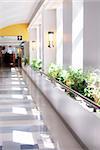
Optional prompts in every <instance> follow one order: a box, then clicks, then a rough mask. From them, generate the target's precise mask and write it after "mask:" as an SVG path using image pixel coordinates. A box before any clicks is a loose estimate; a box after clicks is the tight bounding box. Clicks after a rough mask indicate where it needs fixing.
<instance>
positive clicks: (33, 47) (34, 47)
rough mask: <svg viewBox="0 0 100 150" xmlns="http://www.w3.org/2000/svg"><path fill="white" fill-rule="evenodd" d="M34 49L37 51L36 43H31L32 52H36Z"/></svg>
mask: <svg viewBox="0 0 100 150" xmlns="http://www.w3.org/2000/svg"><path fill="white" fill-rule="evenodd" d="M36 49H37V42H36V41H32V50H36Z"/></svg>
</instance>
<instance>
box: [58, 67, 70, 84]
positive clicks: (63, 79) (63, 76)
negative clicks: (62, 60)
mask: <svg viewBox="0 0 100 150" xmlns="http://www.w3.org/2000/svg"><path fill="white" fill-rule="evenodd" d="M67 76H68V73H67V71H66V70H63V69H62V70H60V72H59V74H58V78H57V79H58V80H59V81H60V82H62V83H63V84H65V82H66V79H67Z"/></svg>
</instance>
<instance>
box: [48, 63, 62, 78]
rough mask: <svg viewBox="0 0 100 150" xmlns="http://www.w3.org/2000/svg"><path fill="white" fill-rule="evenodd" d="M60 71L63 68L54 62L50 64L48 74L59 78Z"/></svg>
mask: <svg viewBox="0 0 100 150" xmlns="http://www.w3.org/2000/svg"><path fill="white" fill-rule="evenodd" d="M60 71H61V68H60V67H59V66H57V65H55V64H53V63H52V64H50V65H49V69H48V76H49V77H52V78H54V79H57V80H58V78H59V73H60Z"/></svg>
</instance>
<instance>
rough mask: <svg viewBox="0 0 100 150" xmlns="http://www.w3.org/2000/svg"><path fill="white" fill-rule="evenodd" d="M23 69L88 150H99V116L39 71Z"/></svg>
mask: <svg viewBox="0 0 100 150" xmlns="http://www.w3.org/2000/svg"><path fill="white" fill-rule="evenodd" d="M23 69H24V70H25V72H26V73H27V75H28V76H29V77H30V78H31V79H32V80H33V83H34V84H35V85H36V86H37V88H38V89H39V90H40V91H41V92H42V93H43V94H44V95H45V97H47V100H48V101H49V102H50V103H51V104H52V106H53V107H54V109H55V110H56V111H57V112H58V113H59V115H60V116H61V117H62V118H63V119H64V121H65V122H66V124H67V125H68V126H69V127H70V129H71V130H72V131H73V133H75V135H77V137H78V139H80V140H81V142H82V143H83V144H84V145H85V146H86V147H87V148H88V149H89V150H100V142H99V139H100V118H99V117H96V115H94V113H91V112H89V111H88V110H86V109H85V108H83V107H82V106H81V105H80V104H79V103H78V102H76V101H74V100H73V99H72V98H71V97H69V96H68V95H66V93H65V92H62V91H61V90H59V89H58V88H55V86H54V85H53V84H52V83H51V82H50V81H49V80H47V79H45V77H43V76H41V75H40V74H39V73H36V72H34V71H31V73H30V72H28V69H27V67H24V68H23ZM84 150H85V148H84Z"/></svg>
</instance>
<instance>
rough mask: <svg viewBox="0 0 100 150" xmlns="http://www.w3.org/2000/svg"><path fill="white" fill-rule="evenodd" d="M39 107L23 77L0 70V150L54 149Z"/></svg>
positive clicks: (12, 69)
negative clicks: (34, 101)
mask: <svg viewBox="0 0 100 150" xmlns="http://www.w3.org/2000/svg"><path fill="white" fill-rule="evenodd" d="M55 149H56V148H55V144H54V142H53V140H52V138H51V135H50V133H49V131H48V128H47V126H46V125H45V124H44V121H43V117H42V115H41V112H40V110H39V108H38V107H37V106H36V104H35V103H33V100H32V97H31V96H30V95H29V93H28V89H27V85H26V83H25V82H24V80H23V77H22V75H21V74H20V73H19V72H18V71H17V70H16V69H15V68H11V69H1V70H0V150H55Z"/></svg>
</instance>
